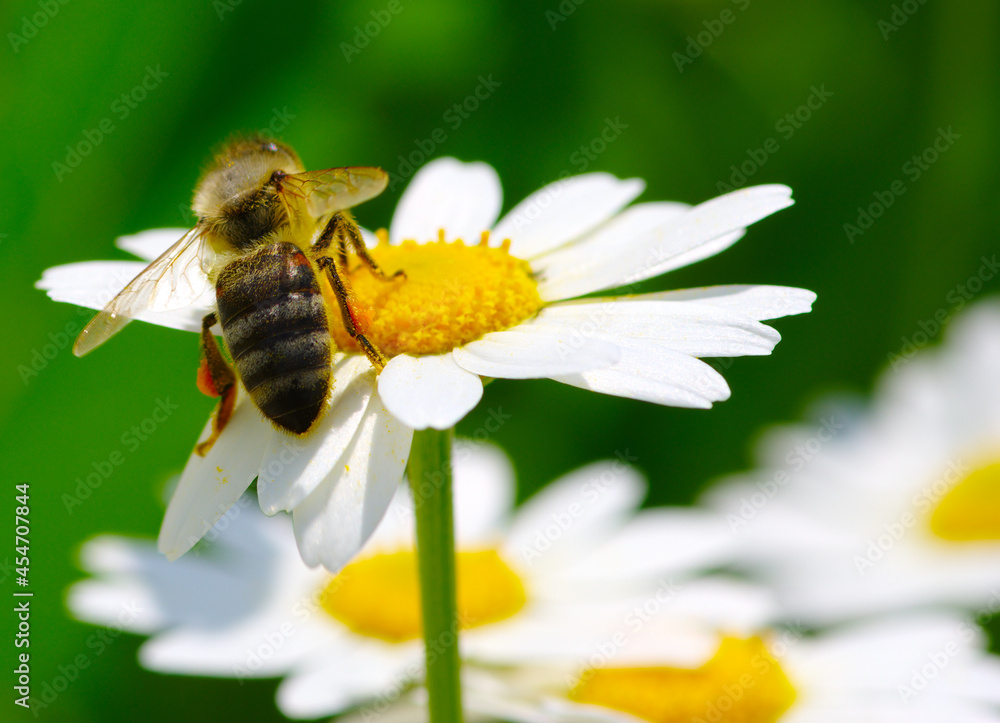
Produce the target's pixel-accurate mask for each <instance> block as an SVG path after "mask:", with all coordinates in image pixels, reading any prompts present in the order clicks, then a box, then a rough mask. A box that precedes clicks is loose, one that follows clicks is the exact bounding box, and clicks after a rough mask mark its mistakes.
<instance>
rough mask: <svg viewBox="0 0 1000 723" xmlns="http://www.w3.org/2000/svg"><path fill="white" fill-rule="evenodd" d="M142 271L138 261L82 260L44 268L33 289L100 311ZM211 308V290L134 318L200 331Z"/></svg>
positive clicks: (142, 313)
mask: <svg viewBox="0 0 1000 723" xmlns="http://www.w3.org/2000/svg"><path fill="white" fill-rule="evenodd" d="M144 268H146V264H144V263H142V262H141V261H83V262H81V263H77V264H65V265H63V266H54V267H52V268H50V269H46V270H45V271H44V273H43V274H42V278H41V279H40V280H39V281H38V282H36V283H35V288H37V289H42V290H44V291H45V292H46V293H47V294H48V296H49V298H50V299H52V300H53V301H62V302H65V303H68V304H76V305H77V306H85V307H87V308H89V309H97V310H100V309H103V308H104V307H105V306H107V304H108V302H109V301H111V299H113V298H114V297H115V295H117V294H118V292H119V291H121V290H122V289H124V288H125V286H126V284H128V282H129V281H131V280H132V279H133V278H135V275H136V274H138V273H139V272H140V271H142V270H143V269H144ZM214 305H215V291H214V289H209V290H208V291H207V292H206V293H205V294H203V295H202V296H200V297H199V298H198V299H197V300H196V301H195V303H193V304H191V305H188V306H185V307H183V308H181V309H174V310H171V311H149V310H147V311H142V312H140V313H139V314H138V315H137V316H136V317H135V318H136V319H138V320H140V321H147V322H149V323H150V324H157V325H159V326H166V327H169V328H171V329H180V330H182V331H194V332H200V331H201V320H202V318H203V317H204V316H205V315H206V314H208V313H209V312H210V311H211V310H212V309H213V308H214Z"/></svg>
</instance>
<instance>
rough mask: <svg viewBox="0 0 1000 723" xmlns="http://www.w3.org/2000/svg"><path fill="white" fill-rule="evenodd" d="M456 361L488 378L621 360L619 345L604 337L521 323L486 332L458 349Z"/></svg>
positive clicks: (531, 375)
mask: <svg viewBox="0 0 1000 723" xmlns="http://www.w3.org/2000/svg"><path fill="white" fill-rule="evenodd" d="M452 356H453V357H454V358H455V362H456V363H457V364H458V365H459V366H460V367H462V368H463V369H465V370H467V371H470V372H472V373H473V374H479V375H481V376H486V377H501V378H504V379H540V378H542V377H551V376H553V375H557V374H572V373H575V372H581V371H584V370H589V369H601V368H604V367H607V366H609V365H611V364H613V363H614V362H615V361H617V360H618V358H619V356H620V353H619V350H618V348H617V347H616V346H615V345H614V344H612V343H609V342H608V341H606V340H604V339H599V338H594V337H587V336H584V335H583V334H581V333H580V332H579V331H577V330H576V329H573V328H570V327H566V326H558V325H553V324H535V323H530V322H529V323H526V324H521V325H519V326H517V327H514V328H513V329H510V330H508V331H497V332H493V333H490V334H487V335H486V336H484V337H483V338H482V339H480V340H478V341H474V342H472V343H470V344H466V345H465V346H463V347H461V348H459V349H455V350H454V351H453V352H452Z"/></svg>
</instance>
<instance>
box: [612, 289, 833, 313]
mask: <svg viewBox="0 0 1000 723" xmlns="http://www.w3.org/2000/svg"><path fill="white" fill-rule="evenodd" d="M623 298H630V299H635V300H646V299H648V300H651V301H652V300H660V301H696V302H698V303H699V304H710V305H712V306H718V307H722V308H725V309H729V310H730V311H735V312H736V313H737V314H742V315H743V316H746V317H749V318H751V319H753V320H754V321H765V320H767V319H780V318H781V317H783V316H791V315H793V314H805V313H806V312H808V311H811V310H812V305H813V302H814V301H816V294H815V293H814V292H812V291H809V290H808V289H799V288H796V287H794V286H766V285H753V284H733V285H728V286H705V287H703V288H700V289H677V290H674V291H660V292H657V293H653V294H641V295H638V296H631V297H623Z"/></svg>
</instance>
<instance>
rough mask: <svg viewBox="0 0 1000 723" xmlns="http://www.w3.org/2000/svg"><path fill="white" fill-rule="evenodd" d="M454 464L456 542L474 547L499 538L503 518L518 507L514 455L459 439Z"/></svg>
mask: <svg viewBox="0 0 1000 723" xmlns="http://www.w3.org/2000/svg"><path fill="white" fill-rule="evenodd" d="M452 465H453V467H454V476H455V477H454V486H455V540H456V543H457V544H458V545H459V546H460V547H461V546H463V545H464V546H468V547H471V546H475V545H482V544H484V543H496V542H498V540H499V538H500V536H501V534H502V526H503V521H504V520H505V519H506V517H507V516H508V515H509V514H510V511H511V510H512V509H513V507H514V466H513V465H512V464H511V461H510V458H509V457H508V456H507V455H506V454H504V452H503V450H501V449H500V448H499V447H495V446H494V445H492V444H478V443H476V442H471V441H470V440H467V439H456V440H455V443H454V445H453V446H452ZM411 514H412V512H411Z"/></svg>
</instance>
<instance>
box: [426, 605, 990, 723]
mask: <svg viewBox="0 0 1000 723" xmlns="http://www.w3.org/2000/svg"><path fill="white" fill-rule="evenodd" d="M659 623H660V621H659V620H654V621H652V622H651V623H650V625H649V626H648V627H647V628H646V629H644V630H643V634H642V635H641V636H640V635H637V636H634V637H633V638H631V639H629V640H628V641H627V644H626V645H624V646H622V647H620V648H619V649H618V651H617V654H616V657H615V658H614V660H612V661H610V664H606V665H599V666H593V667H586V668H585V669H584V670H582V671H580V670H575V671H574V670H571V669H568V668H562V669H560V668H559V667H558V666H552V665H536V666H531V667H524V668H516V669H508V670H492V671H491V670H486V669H477V670H469V671H467V673H468V674H467V675H466V677H465V681H466V685H465V695H466V704H467V707H468V708H469V709H471V710H473V711H476V712H477V713H479V714H486V715H490V716H494V717H496V718H499V719H502V720H509V721H516V722H521V721H523V722H524V723H580V722H581V721H592V722H593V723H600V722H602V721H606V722H607V723H638V722H639V721H649V722H650V723H709V722H712V723H722V722H724V721H729V722H735V721H739V722H740V723H833V722H834V721H836V722H837V723H842V722H846V721H851V722H852V723H855V722H858V723H866V722H867V723H897V722H898V723H902V722H904V721H905V722H906V723H931V722H934V723H951V722H952V721H962V722H963V723H972V722H973V721H975V722H976V723H986V722H987V721H990V722H993V723H996V722H997V721H1000V661H998V660H997V659H996V658H995V657H993V656H990V655H988V654H987V653H985V652H984V644H985V639H984V635H983V634H982V632H981V631H980V630H979V629H978V628H976V627H975V625H970V624H969V623H968V622H967V621H963V620H962V619H961V618H959V617H956V616H949V615H944V614H939V615H933V616H918V617H915V616H910V617H907V616H903V617H900V618H898V619H892V620H883V621H877V622H869V623H866V624H863V625H856V626H853V627H846V628H843V629H836V630H832V631H827V632H824V633H820V634H818V635H814V636H813V635H810V636H806V635H804V634H803V631H802V630H800V629H797V628H794V627H793V628H773V629H766V630H763V631H760V632H759V633H758V634H757V635H754V636H743V635H740V634H734V633H733V632H727V633H726V634H720V633H714V634H713V633H711V632H710V631H706V630H705V629H698V628H697V627H696V626H695V627H689V628H687V629H684V630H678V629H671V628H670V627H666V626H663V625H660V624H659ZM411 705H412V704H411ZM411 719H412V718H411Z"/></svg>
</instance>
